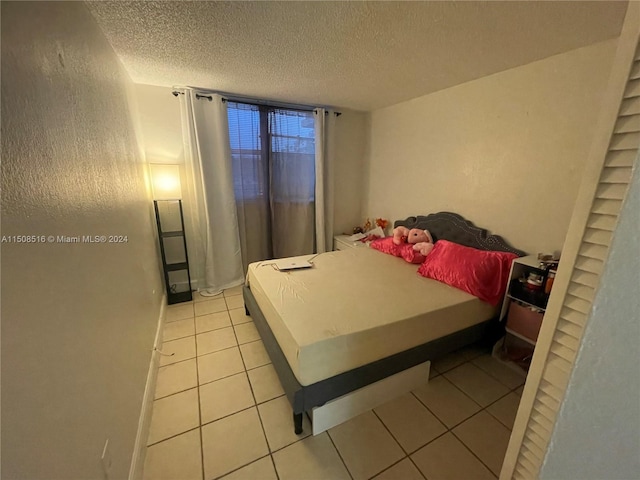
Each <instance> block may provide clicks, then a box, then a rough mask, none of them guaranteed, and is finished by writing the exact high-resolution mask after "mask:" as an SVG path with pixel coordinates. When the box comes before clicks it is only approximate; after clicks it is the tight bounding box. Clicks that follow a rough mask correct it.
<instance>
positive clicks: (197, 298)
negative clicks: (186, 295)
mask: <svg viewBox="0 0 640 480" xmlns="http://www.w3.org/2000/svg"><path fill="white" fill-rule="evenodd" d="M205 294H206V292H193V294H192V295H191V296H192V297H193V302H194V303H196V302H208V301H209V300H214V299H217V298H222V292H220V293H218V294H217V295H205Z"/></svg>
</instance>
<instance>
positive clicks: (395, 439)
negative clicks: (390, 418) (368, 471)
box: [371, 408, 409, 473]
mask: <svg viewBox="0 0 640 480" xmlns="http://www.w3.org/2000/svg"><path fill="white" fill-rule="evenodd" d="M371 413H373V415H374V416H375V417H376V418H377V419H378V421H379V422H380V423H381V424H382V426H383V427H384V428H385V430H386V431H387V432H389V435H391V438H393V440H394V441H395V442H396V443H397V444H398V446H399V447H400V450H402V452H403V453H404V455H405V456H408V455H409V453H407V451H406V450H405V448H404V447H403V446H402V444H401V443H400V442H399V441H398V439H397V438H396V436H395V435H394V434H393V433H392V432H391V430H389V427H387V424H386V423H384V421H383V420H382V419H381V418H380V416H379V415H378V414H377V413H376V411H375V409H373V408H372V409H371ZM378 473H380V472H378Z"/></svg>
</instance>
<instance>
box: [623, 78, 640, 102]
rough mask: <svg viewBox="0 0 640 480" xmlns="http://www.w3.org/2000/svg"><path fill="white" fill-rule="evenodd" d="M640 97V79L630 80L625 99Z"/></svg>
mask: <svg viewBox="0 0 640 480" xmlns="http://www.w3.org/2000/svg"><path fill="white" fill-rule="evenodd" d="M639 95H640V79H638V80H633V79H632V80H629V82H628V83H627V88H625V89H624V98H631V97H637V96H639Z"/></svg>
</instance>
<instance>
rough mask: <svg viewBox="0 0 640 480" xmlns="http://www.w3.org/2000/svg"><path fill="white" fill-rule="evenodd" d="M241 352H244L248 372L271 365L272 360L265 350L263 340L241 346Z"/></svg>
mask: <svg viewBox="0 0 640 480" xmlns="http://www.w3.org/2000/svg"><path fill="white" fill-rule="evenodd" d="M240 352H242V359H243V360H244V364H245V366H246V367H247V370H250V369H252V368H256V367H261V366H262V365H266V364H268V363H271V359H270V358H269V354H268V353H267V350H266V349H265V348H264V343H262V340H258V341H256V342H249V343H245V344H244V345H240Z"/></svg>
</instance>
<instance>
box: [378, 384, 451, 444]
mask: <svg viewBox="0 0 640 480" xmlns="http://www.w3.org/2000/svg"><path fill="white" fill-rule="evenodd" d="M374 412H375V413H376V414H377V415H378V417H380V419H381V420H382V423H384V424H385V425H386V427H387V428H388V429H389V431H390V432H391V434H392V435H393V436H394V437H395V439H396V440H397V441H398V443H399V444H400V446H401V447H402V448H403V449H404V451H405V452H407V453H412V452H415V451H416V450H417V449H418V448H420V447H422V446H424V445H426V444H427V443H428V442H430V441H431V440H433V439H434V438H436V437H439V436H440V435H442V434H443V433H444V432H446V431H447V427H445V426H444V425H443V424H442V423H440V421H439V420H438V419H437V418H436V417H435V416H434V415H433V413H431V412H430V411H429V410H427V408H426V407H425V406H424V405H423V404H422V403H420V402H419V401H418V399H417V398H416V397H414V396H413V395H412V394H410V393H407V394H405V395H402V396H401V397H398V398H396V399H395V400H392V401H390V402H387V403H385V404H384V405H381V406H380V407H378V408H376V409H375V410H374Z"/></svg>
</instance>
